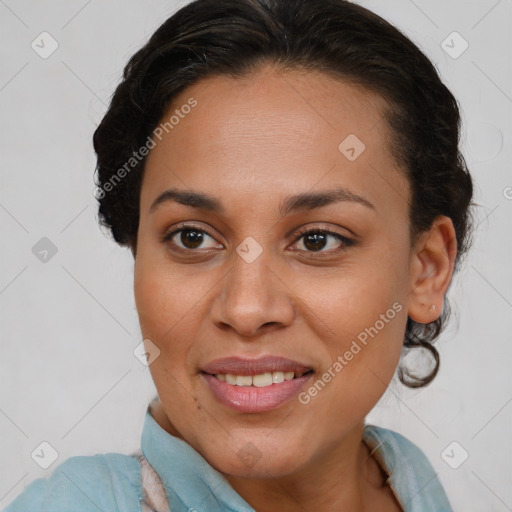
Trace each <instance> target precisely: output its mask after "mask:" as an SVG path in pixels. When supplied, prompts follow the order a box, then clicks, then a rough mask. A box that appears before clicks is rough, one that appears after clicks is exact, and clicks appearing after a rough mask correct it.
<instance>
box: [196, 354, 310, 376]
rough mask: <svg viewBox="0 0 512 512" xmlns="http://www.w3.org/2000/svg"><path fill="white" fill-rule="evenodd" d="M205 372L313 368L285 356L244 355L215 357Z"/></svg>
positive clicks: (283, 370) (241, 373) (255, 372)
mask: <svg viewBox="0 0 512 512" xmlns="http://www.w3.org/2000/svg"><path fill="white" fill-rule="evenodd" d="M202 370H203V372H205V373H209V374H210V375H215V374H217V373H224V374H226V373H231V374H233V375H258V374H261V373H266V372H295V373H305V372H307V371H309V370H311V368H308V367H307V366H304V365H303V364H301V363H299V362H297V361H292V360H291V359H286V358H284V357H276V356H264V357H259V358H258V359H245V358H242V357H225V358H222V359H215V360H214V361H211V362H209V363H208V364H206V365H205V366H204V367H203V368H202Z"/></svg>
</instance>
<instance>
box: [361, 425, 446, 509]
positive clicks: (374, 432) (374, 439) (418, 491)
mask: <svg viewBox="0 0 512 512" xmlns="http://www.w3.org/2000/svg"><path fill="white" fill-rule="evenodd" d="M364 439H365V441H366V442H367V443H368V445H369V447H370V449H371V451H374V452H375V456H376V458H377V460H378V461H379V462H380V464H381V465H382V466H383V467H384V469H385V471H386V473H387V474H388V475H389V483H390V485H391V487H392V488H393V490H394V492H395V494H396V495H397V497H398V498H399V500H400V502H401V503H403V504H407V508H406V509H405V510H407V511H409V510H410V511H411V512H413V511H414V512H415V511H420V510H431V511H436V512H438V511H439V512H451V510H452V508H451V506H450V503H449V501H448V497H447V496H446V493H445V491H444V489H443V486H442V485H441V482H440V480H439V478H438V474H437V473H436V471H435V470H434V468H433V466H432V464H431V463H430V461H429V459H428V457H427V456H426V455H425V454H424V453H423V451H422V450H421V449H420V448H419V447H418V446H417V445H416V444H414V443H413V442H412V441H410V440H409V439H407V438H406V437H405V436H403V435H401V434H399V433H398V432H395V431H393V430H390V429H387V428H383V427H377V426H375V425H365V428H364Z"/></svg>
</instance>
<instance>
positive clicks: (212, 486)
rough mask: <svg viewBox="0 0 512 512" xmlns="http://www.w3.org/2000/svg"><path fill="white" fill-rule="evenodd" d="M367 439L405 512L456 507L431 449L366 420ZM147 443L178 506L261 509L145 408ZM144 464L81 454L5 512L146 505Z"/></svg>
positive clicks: (178, 509)
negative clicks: (429, 456) (428, 451)
mask: <svg viewBox="0 0 512 512" xmlns="http://www.w3.org/2000/svg"><path fill="white" fill-rule="evenodd" d="M363 439H364V440H365V441H366V443H367V444H368V446H369V448H370V450H371V451H373V452H374V456H375V458H376V459H377V460H378V461H379V463H380V464H381V466H382V468H383V469H384V471H385V472H386V473H387V474H388V475H389V479H388V481H389V484H390V486H391V489H392V490H393V492H394V494H395V496H396V497H397V500H398V502H399V503H400V505H401V506H402V508H403V510H404V511H405V512H452V508H451V507H450V504H449V502H448V498H447V497H446V494H445V492H444V490H443V488H442V486H441V483H440V482H439V479H438V478H437V475H436V473H435V471H434V469H433V468H432V466H431V464H430V462H429V461H428V459H427V458H426V457H425V455H424V454H423V452H422V451H421V450H420V449H419V448H418V447H417V446H416V445H415V444H413V443H411V442H410V441H408V440H407V439H406V438H405V437H403V436H402V435H400V434H398V433H396V432H393V431H392V430H388V429H385V428H381V427H377V426H374V425H365V428H364V433H363ZM141 450H142V453H143V454H144V456H145V457H146V459H147V460H148V462H149V464H150V465H151V466H152V467H153V469H154V470H155V471H156V472H157V473H158V475H159V477H160V479H161V480H162V482H163V484H164V486H165V491H166V495H167V499H168V501H169V505H170V508H171V511H172V512H190V511H197V512H228V511H229V512H255V510H254V509H253V508H252V507H251V506H250V505H249V504H248V503H247V502H246V501H245V500H244V499H243V498H242V497H241V496H240V495H239V494H238V493H237V492H235V490H234V489H233V488H232V487H231V485H230V484H229V483H228V481H227V480H226V479H225V478H224V477H223V475H222V474H221V473H219V472H218V471H217V470H215V469H214V468H213V467H212V466H210V464H208V462H207V461H206V460H205V459H204V458H203V457H202V456H201V455H199V453H198V452H196V451H195V450H194V449H193V448H192V447H191V446H190V445H188V444H187V443H186V442H185V441H183V440H181V439H179V438H177V437H174V436H172V435H170V434H169V433H168V432H166V431H165V430H163V429H162V428H161V427H160V426H159V425H158V423H157V422H156V421H155V420H154V418H153V417H152V416H151V414H150V412H149V408H148V410H147V411H146V414H145V420H144V427H143V429H142V439H141ZM143 500H144V488H143V486H142V482H141V467H140V464H139V462H138V460H137V459H136V458H135V457H134V456H131V455H123V454H120V453H107V454H101V455H93V456H76V457H71V458H69V459H67V460H66V461H64V462H62V463H61V464H60V465H58V466H57V467H56V468H55V469H54V470H53V472H52V473H51V475H50V476H49V477H48V478H39V479H37V480H34V481H33V482H31V483H30V484H29V485H28V486H27V488H26V489H25V490H24V491H23V492H22V493H21V494H20V496H18V497H17V498H16V499H15V500H14V501H13V502H12V503H11V504H10V505H9V506H8V507H7V508H6V509H5V511H4V512H98V511H101V512H140V511H141V501H143Z"/></svg>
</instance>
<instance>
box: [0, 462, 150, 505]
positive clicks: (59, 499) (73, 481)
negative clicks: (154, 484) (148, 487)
mask: <svg viewBox="0 0 512 512" xmlns="http://www.w3.org/2000/svg"><path fill="white" fill-rule="evenodd" d="M140 476H141V471H140V464H139V462H138V460H137V459H136V458H135V457H133V456H130V455H123V454H120V453H106V454H98V455H92V456H75V457H71V458H69V459H67V460H65V461H64V462H62V463H61V464H59V465H58V466H57V467H56V468H55V469H54V470H53V472H52V473H51V474H50V476H48V477H46V478H38V479H37V480H34V481H33V482H31V483H30V484H29V485H28V486H27V487H26V488H25V490H24V491H23V492H22V493H21V494H20V495H19V496H18V497H17V498H16V499H15V500H14V501H13V502H12V503H11V504H10V505H9V506H8V507H7V508H6V509H5V511H4V512H27V511H28V510H30V512H55V511H56V510H58V511H59V512H76V511H77V510H80V512H89V511H91V512H92V511H94V512H97V511H98V510H109V511H112V512H116V511H123V512H124V511H126V512H131V511H134V512H135V511H137V512H138V511H139V510H140V508H139V507H138V504H139V498H140V497H142V496H143V494H144V490H143V488H142V483H141V478H140ZM134 504H135V507H137V508H134Z"/></svg>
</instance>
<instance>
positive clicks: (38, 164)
mask: <svg viewBox="0 0 512 512" xmlns="http://www.w3.org/2000/svg"><path fill="white" fill-rule="evenodd" d="M185 3H186V2H176V1H162V0H150V1H146V2H141V1H135V0H129V1H127V0H124V1H121V0H107V1H101V2H100V1H99V0H90V1H84V0H73V1H67V2H62V1H61V2H59V1H45V2H41V1H39V2H37V1H35V0H32V1H30V0H25V1H21V0H20V1H16V0H0V42H1V44H0V55H1V66H0V109H1V115H0V130H1V137H0V148H1V160H0V173H1V174H0V177H1V186H0V232H1V240H2V242H1V243H2V245H1V265H0V311H1V313H0V322H1V324H0V325H1V334H0V336H1V338H0V339H1V341H0V343H1V348H2V350H1V354H2V357H1V359H0V379H1V380H0V384H1V385H0V433H1V435H0V449H1V451H0V453H1V457H0V508H3V507H4V506H6V505H7V504H8V503H9V502H10V501H11V500H12V499H13V498H14V497H15V496H16V495H17V494H18V493H19V492H21V491H22V490H23V488H24V487H25V486H26V485H27V484H28V483H29V482H31V481H32V480H34V479H35V478H38V477H41V476H48V475H49V474H50V472H51V471H52V470H53V469H54V468H55V466H56V465H57V464H59V463H60V462H62V461H64V460H65V459H66V458H68V457H70V456H73V455H90V454H94V453H102V452H121V453H130V452H132V451H133V450H135V449H136V448H138V446H139V437H140V431H141V427H142V420H143V414H144V412H145V409H146V406H147V403H148V401H149V400H150V399H151V398H152V396H153V395H154V393H155V391H154V387H153V384H152V382H151V378H150V374H149V370H148V369H147V368H146V367H145V366H144V365H142V364H141V363H140V362H139V360H138V359H136V358H135V357H134V355H133V350H134V348H135V347H136V346H137V345H138V344H139V343H140V341H141V339H140V331H139V327H138V320H137V316H136V311H135V304H134V300H133V291H132V279H133V260H132V257H131V254H130V252H129V251H128V250H127V249H122V248H119V247H118V246H116V245H115V244H114V243H113V242H112V241H110V240H109V239H108V237H107V236H106V235H105V233H103V232H102V231H101V230H100V229H99V227H98V225H97V214H96V210H95V207H96V203H95V199H94V197H93V188H94V187H93V170H94V166H95V160H94V153H93V149H92V143H91V137H92V133H93V130H94V128H95V126H96V125H97V123H98V122H99V120H100V119H101V117H102V114H103V113H104V112H105V109H106V104H107V102H108V100H109V97H110V95H111V94H112V92H113V89H114V87H115V85H116V84H117V83H118V80H119V78H120V75H121V71H122V67H123V66H124V64H125V63H126V61H127V59H128V58H129V57H130V56H131V55H132V53H133V52H135V51H136V50H137V49H138V48H139V47H140V46H141V45H142V44H143V43H144V42H145V41H146V39H147V38H148V36H149V35H150V34H151V33H152V31H154V30H155V29H156V28H157V27H158V26H159V25H160V24H161V23H162V22H163V20H164V19H165V18H166V17H168V16H169V15H170V14H171V13H172V12H173V11H174V10H175V9H176V8H177V7H178V6H181V5H183V4H185ZM360 3H361V4H362V5H364V6H366V7H369V8H370V9H372V10H374V11H376V12H377V13H378V14H381V15H383V16H384V17H385V18H387V19H388V20H390V21H391V22H393V23H394V24H396V25H397V26H398V27H400V28H402V29H403V30H404V31H405V32H406V34H408V35H409V36H410V37H411V38H412V39H413V40H414V41H415V42H416V43H417V44H418V45H419V46H420V47H421V48H422V49H423V50H424V51H425V52H426V53H427V54H428V55H429V56H430V57H431V59H432V60H433V61H434V62H435V63H436V65H437V67H438V69H439V71H440V73H441V75H442V77H443V79H444V80H445V82H446V83H447V85H448V86H449V87H450V89H451V90H452V91H453V92H454V94H455V96H456V97H457V98H458V100H459V102H460V104H461V106H462V109H463V121H464V127H463V151H464V154H465V156H466V158H467V162H468V164H469V167H470V169H471V171H472V174H473V176H474V178H475V181H476V202H477V203H478V204H479V205H480V207H479V208H478V211H477V221H476V223H477V224H478V229H477V232H476V235H475V245H474V247H473V249H472V252H471V255H470V257H469V258H468V259H467V261H466V263H465V265H464V267H463V269H462V271H461V273H460V274H459V275H458V276H457V277H456V279H455V281H454V282H453V284H452V287H451V289H450V292H449V297H450V298H451V302H452V304H453V309H454V314H453V317H452V321H451V322H450V325H449V327H448V328H447V330H446V332H445V333H444V334H443V336H442V338H441V339H440V341H439V342H438V343H437V347H438V350H439V351H440V354H441V362H442V367H441V372H440V374H439V375H438V377H437V378H436V380H435V381H434V383H433V384H432V385H430V386H428V387H427V388H425V389H421V390H415V391H412V390H408V389H406V388H404V387H403V386H401V385H400V384H399V383H398V382H394V383H393V384H392V386H391V387H390V388H389V389H388V391H387V392H386V394H385V395H384V397H383V398H382V400H381V401H380V402H379V404H378V405H377V406H376V408H375V409H374V411H372V413H371V415H370V416H369V418H368V420H369V421H371V422H373V423H376V424H378V425H382V426H386V427H388V428H392V429H394V430H397V431H398V432H400V433H402V434H403V435H405V436H406V437H408V438H409V439H410V440H412V441H413V442H415V443H416V444H417V445H419V446H420V447H421V448H422V449H423V451H424V452H425V453H426V454H427V455H428V457H429V458H430V460H431V462H432V464H433V466H434V467H435V469H436V471H438V472H439V477H440V479H441V481H442V483H443V484H444V486H445V488H446V490H447V493H448V495H449V497H450V499H451V501H452V504H453V506H454V509H455V510H470V511H482V510H486V511H496V512H501V511H505V510H512V487H511V486H510V478H511V476H512V471H511V463H510V461H511V459H512V441H511V436H510V432H511V431H512V405H511V404H510V401H512V383H511V379H510V367H511V366H512V349H511V342H512V336H511V334H510V319H511V318H512V314H511V313H512V309H511V308H512V271H511V268H510V267H511V258H510V255H511V253H512V237H511V227H512V226H511V224H512V223H511V220H510V219H511V215H512V174H511V172H510V162H511V160H512V154H511V145H510V137H511V127H512V126H511V125H512V122H511V110H512V86H511V77H512V73H511V65H512V64H511V63H512V58H511V57H512V56H511V48H512V45H511V36H510V31H511V22H512V1H511V0H501V1H498V0H479V1H476V0H472V1H462V0H458V1H455V0H449V1H447V0H442V1H440V0H435V1H432V0H414V1H412V0H387V1H386V2H382V1H377V0H371V1H370V0H364V1H363V0H361V1H360ZM43 31H47V32H48V33H49V34H51V36H52V37H53V38H54V39H55V40H56V41H57V43H58V48H57V50H56V51H55V52H54V53H53V54H52V55H51V56H49V57H48V58H46V59H43V58H42V57H41V56H40V54H39V53H37V52H36V51H35V50H34V49H33V48H32V47H31V43H32V41H34V40H35V44H39V46H40V47H42V46H43V43H41V42H40V41H41V37H40V36H39V34H41V32H43ZM454 31H457V32H458V33H459V34H460V35H461V36H462V37H463V38H464V40H466V41H467V43H468V44H469V47H468V48H467V50H466V51H465V52H464V53H462V54H461V55H460V56H458V57H457V58H453V57H452V56H450V55H448V53H447V52H446V51H445V50H444V49H443V47H442V43H443V41H445V40H446V38H447V37H448V36H449V35H450V34H452V32H454ZM42 37H45V38H46V39H45V40H44V41H45V42H44V48H45V51H47V50H48V49H49V48H51V46H50V43H51V41H50V40H49V39H48V38H47V37H48V36H42ZM38 41H39V43H38ZM446 41H447V42H446V43H445V45H447V44H448V45H450V46H451V47H452V48H451V49H449V51H451V53H452V54H456V53H459V52H460V50H462V49H463V46H462V45H463V41H462V40H461V39H460V38H458V37H457V36H455V39H454V37H453V36H452V37H451V38H448V39H447V40H446ZM42 50H43V48H39V51H40V52H41V51H42ZM43 237H47V238H48V239H50V240H51V242H52V243H53V244H54V246H55V247H56V248H57V253H56V254H55V255H53V256H52V253H51V252H49V253H48V255H47V256H46V258H47V261H46V262H43V261H40V258H41V257H43V254H44V253H40V252H39V257H36V255H37V253H38V251H37V250H34V251H35V252H36V254H34V252H33V247H34V246H36V249H38V250H39V251H41V250H43V249H44V248H45V247H46V245H45V244H48V241H43V242H39V241H40V240H41V238H43ZM38 243H39V244H43V245H42V246H39V245H36V244H38ZM43 441H45V442H47V443H49V444H50V445H51V446H52V447H53V448H54V449H55V450H56V452H57V453H58V459H57V460H56V461H55V462H54V464H53V465H52V466H50V467H49V468H48V469H43V468H41V467H39V465H37V464H36V462H35V460H34V459H36V460H37V456H34V459H33V458H32V456H31V454H32V453H33V452H34V450H36V452H35V453H36V454H37V453H44V454H45V457H48V456H51V449H48V448H47V447H46V448H45V446H46V445H43V447H41V446H40V443H41V442H43ZM454 441H456V442H457V443H458V444H457V445H451V446H450V444H451V443H452V442H454ZM447 447H448V448H447ZM38 450H39V451H38ZM465 452H467V453H468V454H469V457H468V458H467V460H465V461H464V462H463V463H462V464H460V462H461V461H462V460H463V458H464V453H465ZM48 454H50V455H48ZM42 459H44V457H43V456H42V455H41V460H42ZM450 464H451V466H455V465H458V464H460V466H459V467H458V468H457V469H453V468H452V467H451V466H450Z"/></svg>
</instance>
